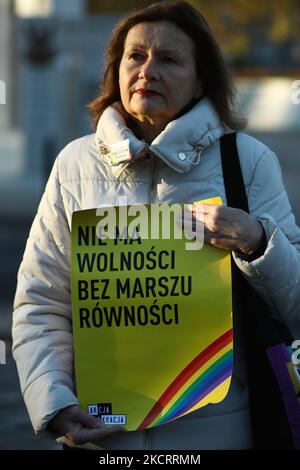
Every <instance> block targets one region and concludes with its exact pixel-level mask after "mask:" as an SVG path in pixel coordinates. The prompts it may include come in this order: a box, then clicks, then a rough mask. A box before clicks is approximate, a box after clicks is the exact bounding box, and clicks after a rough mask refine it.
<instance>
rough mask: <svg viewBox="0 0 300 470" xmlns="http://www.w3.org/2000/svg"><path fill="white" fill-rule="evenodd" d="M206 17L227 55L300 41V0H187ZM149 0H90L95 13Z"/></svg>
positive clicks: (114, 10) (139, 6)
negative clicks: (256, 45)
mask: <svg viewBox="0 0 300 470" xmlns="http://www.w3.org/2000/svg"><path fill="white" fill-rule="evenodd" d="M188 1H189V3H191V4H192V5H194V6H195V7H196V8H197V9H198V10H199V11H200V12H201V13H202V14H203V16H204V17H205V18H206V20H207V22H208V23H209V25H210V27H211V29H212V30H213V32H214V34H215V35H216V38H217V41H218V42H219V43H220V44H222V48H223V50H224V52H225V53H227V54H228V56H231V57H237V56H240V55H243V54H245V53H247V51H249V50H250V49H251V48H252V47H253V45H254V44H255V43H256V42H264V43H265V42H267V43H269V44H271V45H272V44H274V45H280V44H284V43H286V42H287V41H292V40H296V39H298V40H300V1H299V0H226V1H224V0H188ZM151 3H154V1H151V0H150V1H149V0H125V1H121V0H110V1H109V2H108V1H107V0H88V10H89V11H90V13H92V14H100V13H111V12H125V11H130V10H132V9H133V8H142V7H144V6H147V5H149V4H151Z"/></svg>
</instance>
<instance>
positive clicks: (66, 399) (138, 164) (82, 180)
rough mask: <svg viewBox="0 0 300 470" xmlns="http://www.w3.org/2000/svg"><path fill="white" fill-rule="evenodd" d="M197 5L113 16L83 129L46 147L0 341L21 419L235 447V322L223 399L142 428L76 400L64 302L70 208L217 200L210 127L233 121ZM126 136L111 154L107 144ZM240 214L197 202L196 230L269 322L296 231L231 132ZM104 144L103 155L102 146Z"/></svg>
mask: <svg viewBox="0 0 300 470" xmlns="http://www.w3.org/2000/svg"><path fill="white" fill-rule="evenodd" d="M232 90H233V88H232V84H231V80H230V75H229V73H228V71H227V69H226V66H225V64H224V61H223V59H222V56H221V54H220V51H219V48H218V46H217V44H216V42H215V40H214V38H213V36H212V33H211V31H210V29H209V27H208V25H207V23H206V22H205V20H204V19H203V17H202V16H201V15H200V14H199V13H198V12H197V11H196V10H195V9H194V8H193V7H192V6H191V5H189V4H188V3H186V2H178V3H175V4H169V3H163V4H162V3H158V4H154V5H152V6H150V7H148V8H146V9H143V10H141V11H138V12H136V13H134V14H132V15H130V16H129V17H127V18H125V19H124V20H122V21H121V23H120V24H119V25H118V26H117V27H116V29H115V31H114V33H113V36H112V39H111V42H110V45H109V48H108V55H107V64H106V69H105V75H104V81H103V86H102V89H101V92H100V95H99V97H98V98H97V99H95V100H94V101H93V102H92V103H91V105H90V110H91V112H92V114H93V116H94V118H95V127H96V133H95V134H92V135H88V136H85V137H83V138H80V139H77V140H75V141H73V142H71V143H70V144H68V145H67V146H66V147H65V148H64V149H63V150H62V151H61V153H60V154H59V156H58V157H57V159H56V161H55V163H54V166H53V169H52V172H51V175H50V178H49V181H48V184H47V186H46V189H45V193H44V195H43V197H42V200H41V203H40V205H39V208H38V212H37V215H36V217H35V219H34V222H33V225H32V228H31V232H30V236H29V238H28V241H27V245H26V250H25V254H24V258H23V261H22V264H21V266H20V270H19V274H18V286H17V291H16V296H15V302H14V323H13V340H14V343H13V353H14V358H15V360H16V362H17V366H18V371H19V375H20V381H21V387H22V391H23V394H24V399H25V402H26V405H27V408H28V411H29V414H30V417H31V420H32V424H33V426H34V429H35V431H36V432H37V433H38V434H40V435H45V436H49V437H58V436H62V435H64V436H66V437H68V439H69V442H70V443H71V444H72V443H73V444H75V445H81V444H84V443H87V442H97V443H98V445H100V446H101V447H104V448H106V449H147V448H148V449H149V448H153V449H243V448H251V446H252V435H251V424H250V413H249V403H248V388H247V379H246V372H245V363H244V357H243V345H242V342H241V340H240V338H239V335H238V332H237V334H236V337H235V341H236V351H237V352H236V358H235V366H234V374H233V378H232V383H231V387H230V392H229V393H228V395H227V397H226V399H225V400H224V401H223V402H221V403H219V404H216V405H208V406H206V407H204V408H202V409H199V410H197V411H195V412H192V413H190V414H188V415H187V416H184V417H182V418H180V419H177V420H175V421H173V422H171V423H169V424H167V425H163V426H158V427H156V428H152V429H150V430H145V431H134V432H124V431H123V430H122V429H117V428H115V429H114V430H113V431H111V430H110V429H108V428H106V427H105V425H103V424H102V423H99V422H98V421H97V420H96V419H95V418H93V417H91V416H89V415H88V414H87V413H86V412H85V411H83V410H81V409H80V408H79V407H78V401H77V398H76V396H75V393H74V381H73V353H72V328H71V302H70V226H71V216H72V212H73V211H75V210H80V209H87V208H95V207H97V206H99V204H102V203H103V202H105V203H109V204H117V200H118V197H119V196H126V197H127V201H128V204H132V203H163V202H164V203H170V202H179V203H182V202H185V203H192V202H193V201H198V200H201V199H206V198H209V197H213V196H215V195H219V196H221V197H222V200H223V201H226V195H225V189H224V181H223V176H222V168H221V160H220V138H221V137H222V135H224V134H226V133H231V132H233V131H239V130H241V129H242V128H243V127H244V124H245V123H244V121H243V120H242V119H240V118H238V117H237V116H236V115H234V113H233V111H232V103H233V91H232ZM126 139H129V142H130V147H128V148H127V150H128V151H127V153H126V152H125V154H124V152H123V154H122V159H121V160H120V159H118V157H119V155H118V154H117V153H116V154H114V153H113V149H114V147H113V144H115V143H119V142H120V141H124V140H126ZM237 148H238V152H239V156H240V161H241V168H242V173H243V178H244V182H245V188H246V192H247V196H248V203H249V209H250V214H248V213H246V212H245V211H243V210H240V209H236V208H233V207H226V206H225V205H224V206H222V207H218V206H215V205H209V206H204V209H205V210H204V216H201V214H200V215H198V216H199V217H202V219H201V220H203V218H204V223H205V239H206V242H208V243H211V244H213V245H215V246H217V247H219V248H222V249H225V250H230V251H231V252H232V253H233V258H234V262H235V264H236V265H237V266H238V268H239V270H240V271H241V272H242V274H243V276H244V278H245V279H246V280H247V282H248V283H249V285H252V286H253V287H254V288H255V289H256V291H257V292H259V293H260V295H261V296H262V297H263V298H264V299H265V300H266V301H267V302H268V304H269V305H271V306H272V312H273V313H272V315H274V318H276V319H277V320H279V321H281V322H287V321H289V320H290V319H293V318H298V319H299V316H300V311H299V310H300V307H299V305H300V302H299V300H300V291H299V284H298V281H297V279H299V275H300V267H299V266H300V264H299V249H300V248H299V247H300V230H299V228H298V227H297V226H296V225H295V221H294V216H293V214H292V212H291V208H290V205H289V202H288V198H287V195H286V192H285V190H284V187H283V183H282V179H281V173H280V168H279V165H278V162H277V159H276V157H275V155H274V154H273V152H272V151H271V150H270V149H269V148H267V147H266V146H265V145H264V144H262V143H261V142H259V141H257V140H256V139H254V138H252V137H249V136H248V135H246V134H244V133H242V132H238V133H237ZM110 150H112V152H111V153H109V151H110Z"/></svg>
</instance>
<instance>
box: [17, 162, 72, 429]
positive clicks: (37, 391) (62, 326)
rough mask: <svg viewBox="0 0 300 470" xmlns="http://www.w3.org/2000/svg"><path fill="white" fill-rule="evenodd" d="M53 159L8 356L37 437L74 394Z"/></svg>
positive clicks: (65, 248)
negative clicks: (10, 356)
mask: <svg viewBox="0 0 300 470" xmlns="http://www.w3.org/2000/svg"><path fill="white" fill-rule="evenodd" d="M58 164H59V157H57V159H56V161H55V163H54V166H53V169H52V171H51V174H50V177H49V180H48V183H47V185H46V188H45V191H44V194H43V196H42V198H41V201H40V204H39V207H38V211H37V214H36V216H35V218H34V221H33V224H32V227H31V229H30V233H29V237H28V240H27V243H26V247H25V252H24V255H23V259H22V262H21V265H20V267H19V271H18V281H17V289H16V293H15V298H14V305H13V309H14V312H13V327H12V337H13V357H14V359H15V361H16V364H17V368H18V373H19V378H20V384H21V390H22V393H23V396H24V400H25V404H26V406H27V409H28V412H29V416H30V418H31V421H32V424H33V427H34V429H35V431H36V433H38V434H41V435H44V437H57V436H55V435H54V434H52V433H50V432H49V431H47V430H46V429H45V428H46V426H47V423H48V421H49V420H50V419H51V418H52V417H53V416H54V415H55V414H56V413H57V412H58V411H59V410H60V409H62V408H65V407H66V406H70V405H74V404H77V403H78V401H77V399H76V396H75V395H74V390H73V341H72V327H71V294H70V229H69V225H68V222H67V219H66V215H65V211H64V207H63V202H62V199H61V194H60V183H59V179H58Z"/></svg>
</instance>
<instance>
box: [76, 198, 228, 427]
mask: <svg viewBox="0 0 300 470" xmlns="http://www.w3.org/2000/svg"><path fill="white" fill-rule="evenodd" d="M205 202H207V201H205ZM212 202H213V203H216V200H213V201H212ZM177 206H178V205H177ZM179 206H180V205H179ZM132 207H134V208H135V210H133V211H132V212H131V214H129V213H128V212H127V217H128V220H127V223H128V221H129V222H130V223H131V225H130V224H129V225H127V227H129V226H131V228H132V227H134V230H132V231H130V230H129V229H128V231H127V238H126V236H125V235H124V230H123V227H124V226H123V225H122V223H123V222H124V220H123V222H122V223H121V221H120V220H121V219H122V218H123V219H124V214H125V213H126V210H127V208H125V207H123V208H121V207H117V208H116V207H114V208H110V209H109V210H108V212H107V213H106V214H105V216H104V215H103V212H102V215H99V211H97V210H96V209H91V210H83V211H78V212H74V214H73V217H72V231H71V232H72V256H71V258H72V259H71V270H72V276H71V284H72V315H73V333H74V352H75V375H76V385H77V395H78V399H79V403H80V406H81V407H82V408H83V409H84V410H86V411H87V412H88V413H89V414H91V415H93V416H95V417H98V418H99V419H101V420H102V421H103V422H105V423H106V424H109V425H113V424H118V425H123V426H124V427H125V428H126V430H128V431H130V430H136V429H145V428H150V427H153V426H158V425H161V424H164V423H167V422H168V421H171V420H174V419H176V418H179V417H180V416H182V415H184V414H186V413H190V412H191V411H194V410H196V409H198V408H200V407H203V406H205V405H206V404H208V403H218V402H220V401H222V400H223V399H224V398H225V396H226V394H227V392H228V389H229V385H230V380H231V375H232V364H233V342H232V315H231V270H230V256H229V253H228V252H227V251H224V250H220V249H217V248H215V247H212V246H211V245H208V244H204V245H203V247H202V248H201V249H191V248H189V249H187V246H188V245H187V239H186V238H185V237H184V234H183V230H182V228H181V229H180V232H178V227H177V226H176V222H175V218H173V219H172V216H169V229H170V233H167V232H168V230H167V231H166V230H165V228H166V227H165V228H164V229H162V228H161V227H159V225H160V224H159V222H161V225H163V221H164V222H166V221H167V215H168V211H167V209H168V208H169V206H168V205H167V204H163V205H147V206H131V208H132ZM181 207H183V205H181ZM160 209H162V212H161V214H162V215H161V216H160V218H159V219H155V220H154V218H155V217H157V214H158V213H160ZM164 210H165V211H164ZM125 215H126V214H125ZM104 219H105V220H106V221H109V222H110V223H111V226H113V227H114V229H115V238H110V239H109V238H103V230H104V229H103V227H104V228H105V229H107V228H108V225H105V223H104ZM145 227H146V229H145ZM176 227H177V228H176ZM121 228H122V230H121ZM180 235H181V238H180V237H179V236H180Z"/></svg>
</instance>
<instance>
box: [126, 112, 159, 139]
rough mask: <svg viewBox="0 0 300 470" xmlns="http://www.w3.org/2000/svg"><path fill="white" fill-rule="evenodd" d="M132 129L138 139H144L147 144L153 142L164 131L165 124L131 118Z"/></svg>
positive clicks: (130, 125)
mask: <svg viewBox="0 0 300 470" xmlns="http://www.w3.org/2000/svg"><path fill="white" fill-rule="evenodd" d="M128 124H129V127H130V128H131V130H132V131H133V132H134V134H135V135H136V137H137V138H138V139H141V140H144V141H145V142H146V143H147V144H151V142H153V140H154V139H155V138H156V137H157V136H158V135H159V134H160V133H161V132H162V131H163V129H164V128H165V126H163V125H157V124H154V123H150V122H141V121H137V120H136V119H133V118H132V117H131V118H130V122H129V123H128Z"/></svg>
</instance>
